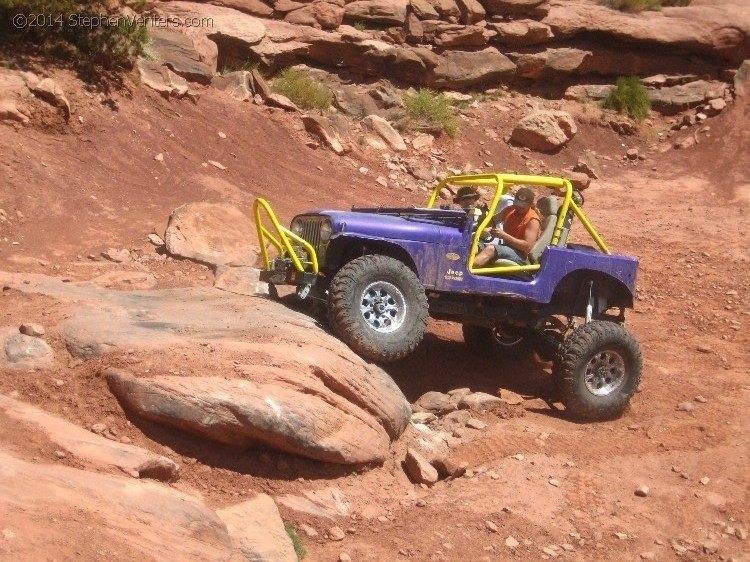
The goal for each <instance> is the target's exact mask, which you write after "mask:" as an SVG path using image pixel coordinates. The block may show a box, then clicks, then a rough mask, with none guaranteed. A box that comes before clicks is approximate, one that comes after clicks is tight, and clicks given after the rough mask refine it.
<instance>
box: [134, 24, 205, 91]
mask: <svg viewBox="0 0 750 562" xmlns="http://www.w3.org/2000/svg"><path fill="white" fill-rule="evenodd" d="M149 35H150V36H151V47H150V48H151V50H152V52H153V54H154V57H155V59H156V62H160V63H161V64H163V65H165V66H167V67H168V68H169V69H170V70H172V71H173V72H175V73H176V74H179V75H180V76H182V77H183V78H186V79H188V80H191V81H194V82H200V83H202V84H209V83H210V82H211V79H212V78H213V76H214V74H215V73H216V63H217V54H218V48H217V47H216V44H215V43H213V42H212V41H210V40H208V39H206V38H204V37H203V36H201V35H196V36H195V37H191V36H189V35H186V34H184V33H180V32H179V31H175V30H174V29H170V28H160V27H154V28H152V29H151V30H150V31H149ZM196 43H198V44H199V45H196ZM200 51H202V52H200Z"/></svg>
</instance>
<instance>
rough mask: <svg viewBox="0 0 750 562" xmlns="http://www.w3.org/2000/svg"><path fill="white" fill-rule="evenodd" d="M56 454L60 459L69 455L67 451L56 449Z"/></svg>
mask: <svg viewBox="0 0 750 562" xmlns="http://www.w3.org/2000/svg"><path fill="white" fill-rule="evenodd" d="M55 456H56V457H57V458H58V459H64V458H65V457H67V456H68V453H66V452H65V451H55Z"/></svg>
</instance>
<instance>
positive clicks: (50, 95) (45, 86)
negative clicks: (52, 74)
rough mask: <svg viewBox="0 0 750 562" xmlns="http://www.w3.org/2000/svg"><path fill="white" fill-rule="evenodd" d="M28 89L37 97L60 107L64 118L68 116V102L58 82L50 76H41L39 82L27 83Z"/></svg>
mask: <svg viewBox="0 0 750 562" xmlns="http://www.w3.org/2000/svg"><path fill="white" fill-rule="evenodd" d="M29 89H30V90H31V91H32V92H34V95H36V96H37V97H38V98H41V99H43V100H44V101H46V102H47V103H49V104H50V105H54V106H56V107H58V108H60V109H61V110H62V112H63V114H64V115H65V118H66V119H69V118H70V102H69V101H68V98H67V97H66V96H65V92H64V91H63V89H62V87H61V86H60V84H58V83H57V82H55V81H54V80H53V79H52V78H43V79H42V80H39V82H35V83H29Z"/></svg>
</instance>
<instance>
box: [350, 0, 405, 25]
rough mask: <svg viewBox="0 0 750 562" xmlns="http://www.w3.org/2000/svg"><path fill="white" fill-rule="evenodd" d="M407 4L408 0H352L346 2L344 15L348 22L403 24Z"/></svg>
mask: <svg viewBox="0 0 750 562" xmlns="http://www.w3.org/2000/svg"><path fill="white" fill-rule="evenodd" d="M408 6H409V2H408V0H354V2H349V3H348V4H346V6H345V8H344V10H345V11H344V17H345V18H346V20H347V21H350V22H357V21H370V22H373V23H388V24H394V25H403V24H404V22H405V21H406V9H407V7H408Z"/></svg>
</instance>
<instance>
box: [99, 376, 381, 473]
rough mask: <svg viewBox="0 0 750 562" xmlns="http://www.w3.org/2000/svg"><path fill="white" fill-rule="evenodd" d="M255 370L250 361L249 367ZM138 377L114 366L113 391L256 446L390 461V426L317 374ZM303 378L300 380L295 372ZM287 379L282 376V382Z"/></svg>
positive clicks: (187, 427)
mask: <svg viewBox="0 0 750 562" xmlns="http://www.w3.org/2000/svg"><path fill="white" fill-rule="evenodd" d="M248 370H250V369H248ZM252 371H253V372H252V373H250V378H249V379H247V380H245V379H235V380H225V379H222V378H218V377H171V376H166V377H154V378H135V377H133V376H131V375H128V374H126V373H124V372H121V371H116V370H111V371H109V372H108V373H107V382H108V383H109V387H110V389H111V390H112V392H113V393H114V395H115V396H116V397H117V398H118V400H120V402H121V403H122V404H123V406H125V407H126V408H127V409H128V410H130V411H133V412H135V413H137V414H138V415H140V416H142V417H144V418H146V419H148V420H151V421H154V422H157V423H161V424H165V425H169V426H172V427H175V428H177V429H180V430H183V431H187V432H189V433H194V434H196V435H199V436H201V437H204V438H207V439H212V440H214V441H219V442H221V443H226V444H228V445H234V446H238V447H249V446H254V445H259V444H263V445H267V446H270V447H273V448H274V449H278V450H280V451H285V452H288V453H293V454H297V455H300V456H304V457H308V458H311V459H315V460H319V461H323V462H331V463H338V464H363V463H375V462H377V463H379V462H383V461H384V460H385V458H386V454H387V452H388V445H389V439H388V434H387V433H386V432H385V430H384V429H383V427H382V426H380V425H379V424H378V422H377V421H376V420H375V419H374V418H373V417H372V416H369V415H367V412H366V411H363V410H362V409H361V408H359V407H357V406H356V405H354V404H353V403H351V402H349V401H348V400H346V399H344V398H343V397H341V396H339V395H337V394H336V393H334V392H330V391H329V390H328V389H327V388H326V385H325V384H324V383H323V381H322V380H320V379H317V380H316V379H315V377H309V376H306V377H303V376H299V377H296V376H295V377H290V376H284V375H282V376H281V377H279V378H277V377H272V378H268V377H267V376H264V375H266V374H267V372H268V368H264V367H263V366H257V367H255V368H254V369H252ZM295 379H296V380H295ZM282 383H283V384H282Z"/></svg>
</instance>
